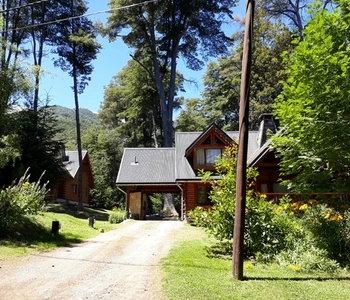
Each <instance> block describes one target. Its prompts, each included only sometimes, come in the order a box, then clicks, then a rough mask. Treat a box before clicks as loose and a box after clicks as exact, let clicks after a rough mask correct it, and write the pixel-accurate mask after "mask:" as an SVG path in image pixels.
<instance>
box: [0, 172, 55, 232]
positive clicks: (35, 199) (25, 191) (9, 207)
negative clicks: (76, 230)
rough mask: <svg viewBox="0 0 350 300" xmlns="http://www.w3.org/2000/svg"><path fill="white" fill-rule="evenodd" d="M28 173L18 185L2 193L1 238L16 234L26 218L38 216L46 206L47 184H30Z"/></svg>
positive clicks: (0, 201) (0, 192) (0, 204)
mask: <svg viewBox="0 0 350 300" xmlns="http://www.w3.org/2000/svg"><path fill="white" fill-rule="evenodd" d="M27 171H28V170H27ZM27 171H26V172H25V174H24V175H23V176H22V177H21V178H20V180H19V181H18V183H14V184H12V185H11V186H9V187H7V188H5V189H3V190H1V191H0V237H6V236H9V235H14V234H16V232H17V229H18V228H19V227H20V225H21V224H22V223H23V221H24V218H25V216H26V215H29V214H37V213H38V212H39V211H40V210H41V209H42V208H43V206H44V204H45V202H44V200H45V195H46V193H47V192H48V190H47V188H46V185H47V183H46V184H43V185H40V179H39V181H38V182H29V177H30V175H29V174H27Z"/></svg>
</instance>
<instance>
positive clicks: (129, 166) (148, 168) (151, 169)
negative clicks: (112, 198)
mask: <svg viewBox="0 0 350 300" xmlns="http://www.w3.org/2000/svg"><path fill="white" fill-rule="evenodd" d="M174 164H175V148H125V149H124V153H123V158H122V161H121V163H120V168H119V173H118V177H117V183H118V184H121V185H123V184H138V183H140V184H141V183H142V184H175V167H174Z"/></svg>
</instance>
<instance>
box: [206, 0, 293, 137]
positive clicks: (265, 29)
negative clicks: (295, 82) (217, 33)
mask: <svg viewBox="0 0 350 300" xmlns="http://www.w3.org/2000/svg"><path fill="white" fill-rule="evenodd" d="M233 39H234V40H235V41H236V44H235V48H234V49H233V50H232V51H231V53H229V54H228V55H225V56H223V57H220V58H218V59H217V60H216V61H215V62H210V63H209V64H208V66H207V71H206V73H205V75H204V77H203V82H204V92H203V100H202V103H201V107H202V113H203V114H204V115H205V116H206V118H207V119H209V121H208V122H209V123H211V122H215V123H216V124H218V125H219V126H220V127H221V128H223V129H225V130H237V128H238V120H239V115H238V113H239V99H240V84H241V69H242V47H243V34H242V33H241V32H239V31H238V32H237V33H236V34H235V36H234V37H233ZM291 48H292V47H291V34H290V32H289V30H288V28H287V26H286V25H284V24H283V23H282V22H281V20H280V19H277V20H274V21H272V20H271V18H270V16H268V15H267V13H266V11H265V9H264V8H263V7H262V6H261V4H260V3H257V8H256V12H255V15H254V39H253V53H252V59H253V61H252V70H251V80H250V112H249V114H250V116H249V117H250V120H249V121H250V127H251V128H256V127H257V126H258V118H259V115H261V114H262V113H267V112H269V113H271V112H272V104H273V103H274V102H275V99H276V97H277V96H278V95H279V94H280V93H281V90H282V84H281V81H282V80H284V79H286V72H285V68H286V65H287V62H283V59H282V57H281V54H282V53H283V52H284V51H290V50H291Z"/></svg>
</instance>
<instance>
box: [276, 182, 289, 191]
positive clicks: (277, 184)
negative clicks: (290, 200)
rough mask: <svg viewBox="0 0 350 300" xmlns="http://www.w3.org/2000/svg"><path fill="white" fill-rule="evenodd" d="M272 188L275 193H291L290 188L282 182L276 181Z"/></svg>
mask: <svg viewBox="0 0 350 300" xmlns="http://www.w3.org/2000/svg"><path fill="white" fill-rule="evenodd" d="M272 190H273V192H274V193H289V191H288V188H287V187H286V186H284V185H281V184H280V183H274V184H273V185H272Z"/></svg>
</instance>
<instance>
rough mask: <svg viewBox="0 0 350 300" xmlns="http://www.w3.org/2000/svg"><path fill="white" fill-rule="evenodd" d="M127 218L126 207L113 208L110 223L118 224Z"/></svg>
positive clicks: (109, 218)
mask: <svg viewBox="0 0 350 300" xmlns="http://www.w3.org/2000/svg"><path fill="white" fill-rule="evenodd" d="M125 219H126V213H125V210H124V209H120V208H115V207H114V208H113V210H112V212H111V213H110V215H109V217H108V221H109V223H112V224H118V223H121V222H123V221H124V220H125Z"/></svg>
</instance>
